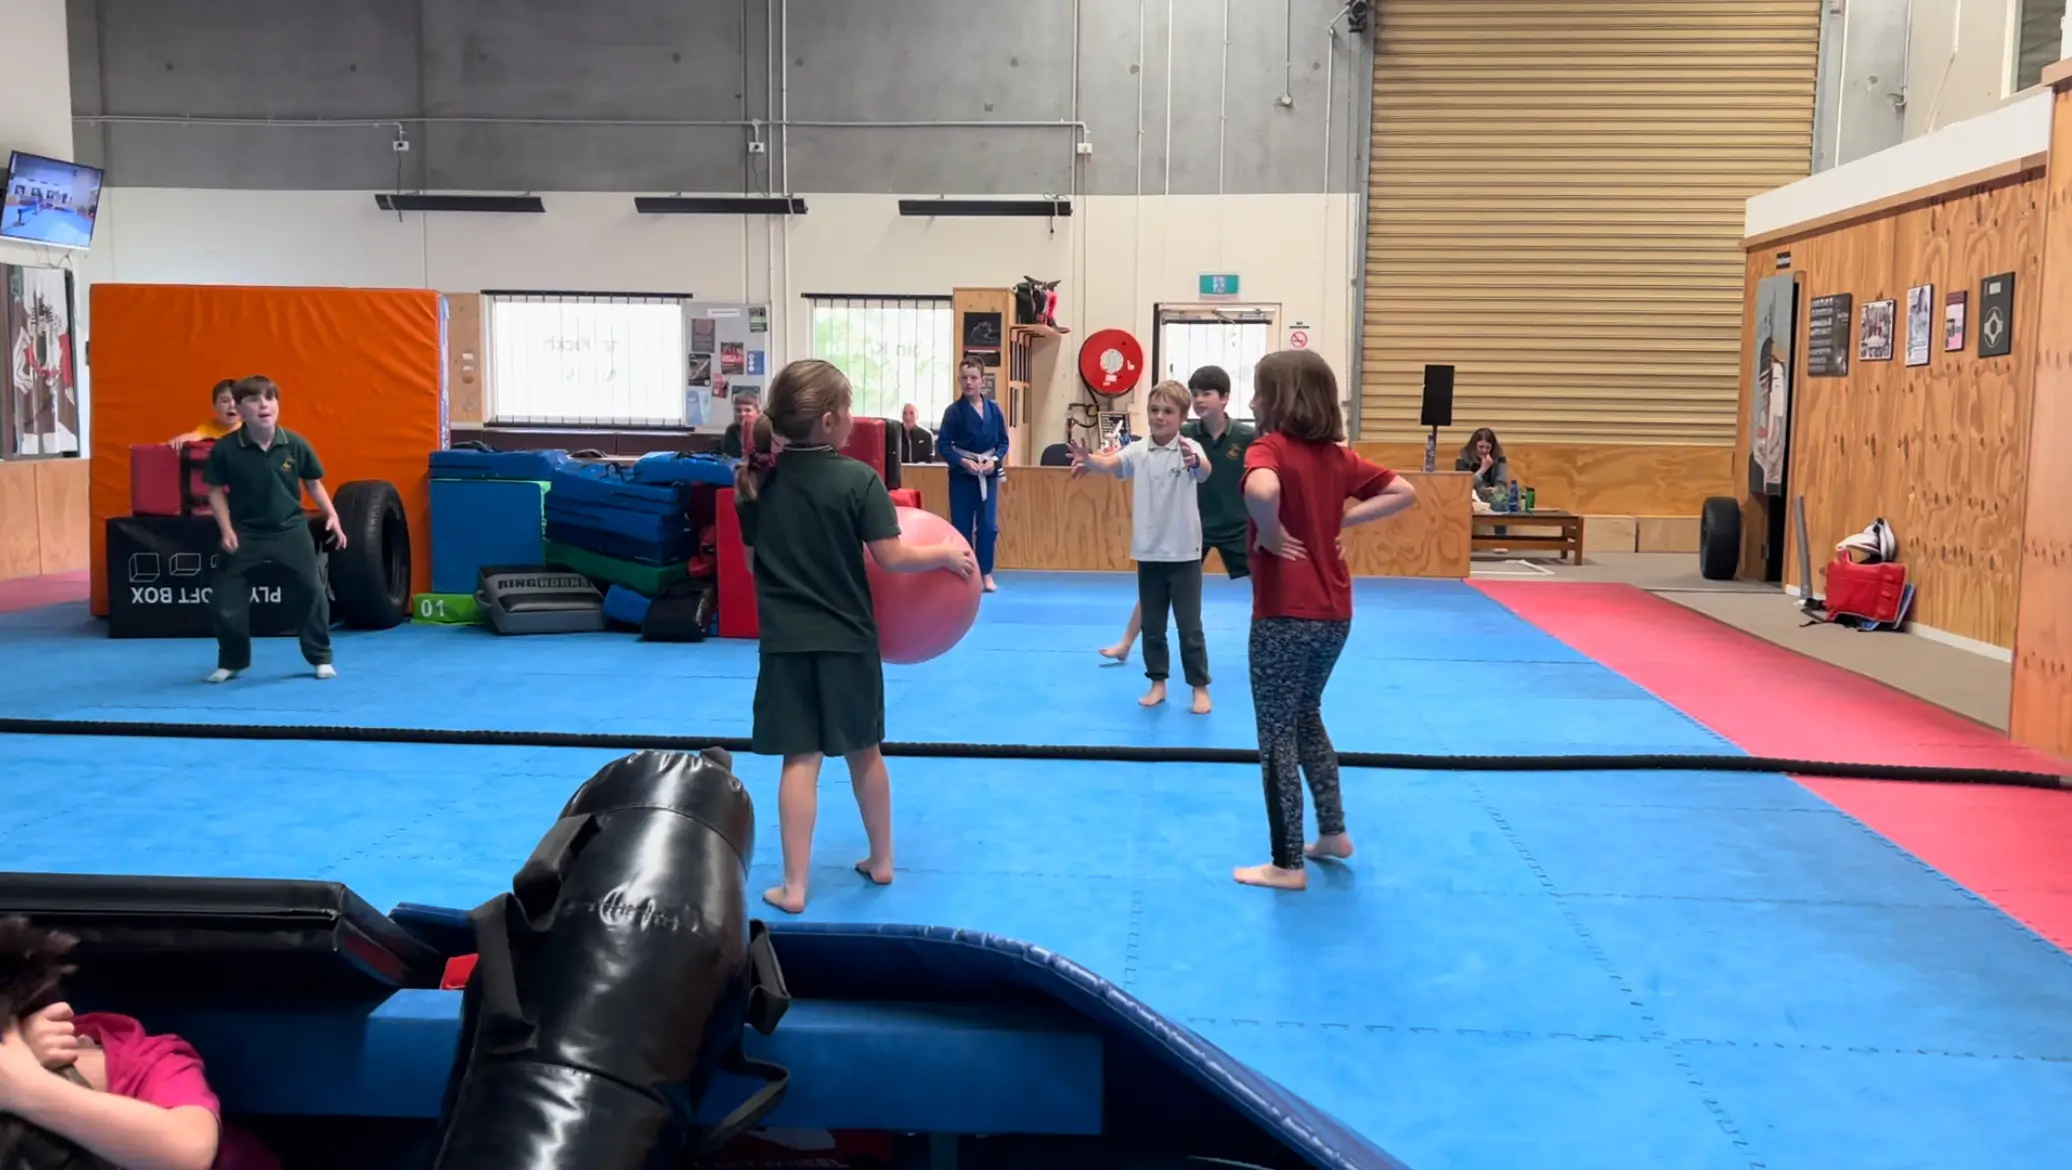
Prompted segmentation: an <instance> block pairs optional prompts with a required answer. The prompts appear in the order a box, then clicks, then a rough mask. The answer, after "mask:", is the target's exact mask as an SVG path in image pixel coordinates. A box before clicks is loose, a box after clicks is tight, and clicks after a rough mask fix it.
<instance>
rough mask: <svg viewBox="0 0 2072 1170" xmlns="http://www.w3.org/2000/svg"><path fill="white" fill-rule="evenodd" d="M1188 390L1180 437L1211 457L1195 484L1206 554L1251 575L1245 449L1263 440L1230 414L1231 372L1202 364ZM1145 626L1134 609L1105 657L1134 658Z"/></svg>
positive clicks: (1231, 570)
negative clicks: (1189, 403)
mask: <svg viewBox="0 0 2072 1170" xmlns="http://www.w3.org/2000/svg"><path fill="white" fill-rule="evenodd" d="M1187 391H1188V393H1189V394H1192V395H1193V396H1194V418H1192V419H1190V420H1188V421H1187V422H1185V423H1182V424H1181V425H1180V437H1181V438H1183V439H1193V440H1194V441H1195V442H1196V443H1199V444H1201V449H1202V452H1203V453H1204V454H1205V455H1207V456H1208V461H1209V478H1208V479H1206V480H1204V481H1203V482H1202V484H1201V486H1200V487H1198V488H1196V489H1195V491H1196V499H1197V501H1198V502H1199V503H1200V505H1201V555H1202V559H1203V560H1207V559H1208V556H1209V550H1210V549H1215V550H1216V555H1217V556H1219V557H1221V558H1222V559H1223V571H1224V572H1225V573H1228V574H1229V575H1230V578H1231V580H1233V581H1235V580H1238V579H1240V578H1244V577H1249V576H1251V575H1252V568H1251V564H1252V562H1251V558H1250V557H1249V556H1248V555H1247V552H1248V550H1247V549H1246V547H1245V545H1246V534H1247V532H1248V531H1249V528H1248V527H1247V526H1248V524H1249V523H1250V517H1249V516H1248V515H1247V514H1246V512H1245V452H1246V451H1247V450H1249V449H1250V448H1251V446H1252V440H1253V439H1256V438H1258V432H1256V431H1255V430H1253V428H1252V424H1251V423H1246V422H1239V421H1237V420H1236V419H1234V418H1231V417H1230V375H1229V374H1228V373H1225V372H1224V370H1223V367H1221V366H1203V367H1202V368H1200V369H1198V370H1196V371H1194V373H1192V374H1189V375H1188V376H1187ZM1143 628H1144V607H1143V606H1141V605H1140V606H1138V607H1137V608H1135V609H1133V610H1131V611H1130V624H1129V628H1128V629H1127V630H1124V631H1123V634H1122V641H1120V642H1117V643H1116V644H1115V645H1113V646H1110V647H1108V648H1107V649H1105V650H1103V651H1101V657H1103V658H1112V659H1114V660H1115V661H1117V662H1121V661H1124V660H1125V659H1127V658H1128V657H1129V656H1130V648H1131V647H1133V646H1135V645H1136V644H1137V635H1138V634H1139V633H1140V632H1142V630H1143Z"/></svg>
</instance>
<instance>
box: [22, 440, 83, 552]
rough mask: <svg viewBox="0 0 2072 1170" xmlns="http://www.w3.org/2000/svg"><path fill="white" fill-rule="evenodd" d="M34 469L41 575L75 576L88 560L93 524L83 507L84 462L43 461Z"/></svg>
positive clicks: (66, 460)
mask: <svg viewBox="0 0 2072 1170" xmlns="http://www.w3.org/2000/svg"><path fill="white" fill-rule="evenodd" d="M32 466H34V467H35V468H36V519H37V526H38V528H39V530H40V532H41V534H42V554H43V565H42V568H43V571H44V572H45V573H76V572H78V571H80V570H81V569H84V568H86V566H87V563H88V561H89V560H90V559H91V553H90V552H89V550H88V548H87V538H88V535H89V529H90V527H91V524H92V521H91V520H89V519H88V515H89V513H88V510H87V506H86V497H87V485H88V483H89V477H88V476H87V474H86V469H87V463H86V460H84V459H43V460H38V461H37V462H36V463H35V464H33V465H32Z"/></svg>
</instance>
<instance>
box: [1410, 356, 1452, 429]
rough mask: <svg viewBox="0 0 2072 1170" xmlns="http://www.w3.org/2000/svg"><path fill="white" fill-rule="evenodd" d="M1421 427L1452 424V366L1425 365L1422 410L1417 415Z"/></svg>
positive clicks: (1448, 425)
mask: <svg viewBox="0 0 2072 1170" xmlns="http://www.w3.org/2000/svg"><path fill="white" fill-rule="evenodd" d="M1417 425H1419V426H1421V427H1450V426H1452V425H1453V367H1452V366H1426V367H1425V372H1424V412H1423V413H1422V414H1421V415H1419V416H1418V420H1417Z"/></svg>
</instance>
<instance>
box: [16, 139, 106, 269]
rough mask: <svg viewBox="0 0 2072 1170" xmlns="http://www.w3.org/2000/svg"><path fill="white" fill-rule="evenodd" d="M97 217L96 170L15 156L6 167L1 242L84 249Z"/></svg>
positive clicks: (91, 237) (91, 239)
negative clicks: (5, 193)
mask: <svg viewBox="0 0 2072 1170" xmlns="http://www.w3.org/2000/svg"><path fill="white" fill-rule="evenodd" d="M100 214H101V171H100V168H99V167H87V166H81V165H79V164H78V163H68V162H60V161H58V160H57V159H54V158H44V157H43V156H42V155H37V154H24V153H22V152H21V151H19V150H17V151H15V152H14V157H13V159H11V160H10V161H9V162H8V164H7V198H6V199H5V200H4V201H0V240H16V241H19V242H21V243H24V244H43V245H45V246H48V247H52V248H86V247H89V246H91V245H92V244H93V242H94V220H95V219H96V218H98V217H99V216H100Z"/></svg>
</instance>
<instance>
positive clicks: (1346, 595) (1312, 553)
mask: <svg viewBox="0 0 2072 1170" xmlns="http://www.w3.org/2000/svg"><path fill="white" fill-rule="evenodd" d="M1261 469H1266V470H1271V471H1272V472H1273V473H1274V474H1275V475H1276V476H1278V477H1279V478H1280V481H1281V508H1280V517H1281V527H1282V528H1284V529H1286V530H1287V531H1288V534H1289V535H1291V536H1293V537H1294V538H1295V539H1297V540H1299V541H1301V542H1302V545H1303V547H1304V548H1306V549H1308V550H1309V559H1307V560H1302V561H1284V560H1282V559H1281V558H1279V557H1277V556H1274V555H1273V554H1272V553H1269V552H1265V551H1263V550H1262V551H1260V552H1259V553H1257V554H1256V555H1254V556H1253V557H1252V616H1253V617H1254V618H1268V617H1292V618H1308V619H1310V620H1312V621H1326V622H1347V621H1351V620H1352V617H1353V576H1352V570H1350V569H1348V568H1347V567H1346V564H1345V558H1344V557H1342V556H1340V555H1338V533H1339V531H1340V525H1339V520H1340V518H1341V517H1342V516H1344V514H1345V502H1346V501H1347V500H1365V499H1371V498H1373V497H1374V496H1378V495H1380V494H1381V493H1382V491H1383V489H1385V488H1387V487H1388V486H1389V484H1391V483H1393V482H1395V478H1396V473H1395V472H1393V471H1390V470H1389V469H1388V468H1386V467H1383V466H1381V465H1380V464H1378V463H1371V462H1369V461H1367V460H1365V459H1362V458H1360V456H1359V454H1358V453H1356V452H1355V451H1353V449H1352V448H1350V447H1341V446H1339V445H1338V444H1336V443H1305V442H1302V441H1301V440H1299V439H1291V438H1289V437H1287V436H1286V435H1279V434H1265V435H1261V436H1259V438H1258V439H1257V440H1255V441H1254V442H1253V443H1252V447H1251V450H1249V451H1247V452H1246V453H1245V476H1246V478H1250V477H1251V474H1252V473H1253V472H1254V471H1258V470H1261ZM1249 540H1250V543H1251V547H1253V548H1257V547H1258V545H1259V526H1258V525H1257V524H1253V525H1251V526H1250V536H1249Z"/></svg>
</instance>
